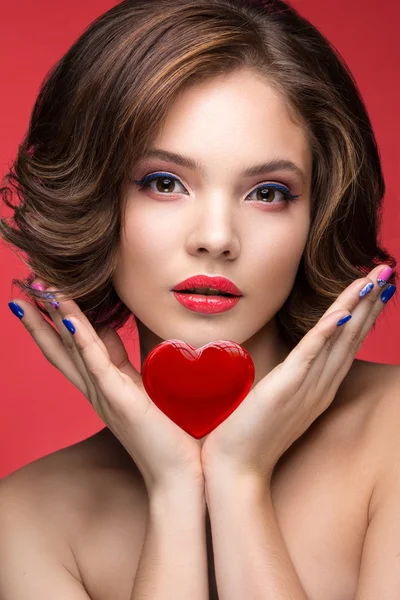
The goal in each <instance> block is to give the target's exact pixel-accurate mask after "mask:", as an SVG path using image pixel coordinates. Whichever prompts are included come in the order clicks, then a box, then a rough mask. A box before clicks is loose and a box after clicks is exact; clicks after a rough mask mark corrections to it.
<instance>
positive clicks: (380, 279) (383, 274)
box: [376, 267, 393, 287]
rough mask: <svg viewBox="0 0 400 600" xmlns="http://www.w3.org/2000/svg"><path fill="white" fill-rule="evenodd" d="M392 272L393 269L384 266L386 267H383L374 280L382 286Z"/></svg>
mask: <svg viewBox="0 0 400 600" xmlns="http://www.w3.org/2000/svg"><path fill="white" fill-rule="evenodd" d="M392 273H393V269H391V268H390V267H386V269H383V271H382V272H381V273H379V277H378V279H377V280H376V281H377V284H378V285H379V287H384V286H385V285H386V284H387V282H388V281H389V279H390V276H391V274H392Z"/></svg>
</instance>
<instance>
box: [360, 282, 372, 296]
mask: <svg viewBox="0 0 400 600" xmlns="http://www.w3.org/2000/svg"><path fill="white" fill-rule="evenodd" d="M373 287H374V284H373V283H372V282H370V283H367V285H365V286H364V287H363V289H362V290H361V292H360V293H359V297H360V298H363V297H364V296H366V295H367V294H369V293H370V291H371V290H372V288H373Z"/></svg>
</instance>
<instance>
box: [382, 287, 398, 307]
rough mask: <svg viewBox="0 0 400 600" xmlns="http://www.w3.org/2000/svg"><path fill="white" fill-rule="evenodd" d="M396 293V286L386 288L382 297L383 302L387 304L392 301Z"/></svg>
mask: <svg viewBox="0 0 400 600" xmlns="http://www.w3.org/2000/svg"><path fill="white" fill-rule="evenodd" d="M395 291H396V286H395V285H389V286H388V287H387V288H386V290H383V292H382V294H381V295H380V298H381V300H382V302H384V303H385V304H386V302H388V301H389V300H390V298H391V297H392V296H393V294H394V293H395Z"/></svg>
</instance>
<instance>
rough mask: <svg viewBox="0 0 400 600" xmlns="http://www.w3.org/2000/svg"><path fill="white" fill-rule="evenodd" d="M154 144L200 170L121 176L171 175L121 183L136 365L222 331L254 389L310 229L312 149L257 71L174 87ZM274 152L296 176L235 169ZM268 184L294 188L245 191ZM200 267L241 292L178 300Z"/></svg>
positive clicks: (146, 165)
mask: <svg viewBox="0 0 400 600" xmlns="http://www.w3.org/2000/svg"><path fill="white" fill-rule="evenodd" d="M153 147H154V148H157V149H162V150H168V151H170V152H176V153H178V152H179V153H181V154H183V155H186V156H189V157H191V158H193V159H196V160H197V161H198V162H200V163H202V164H203V165H204V174H202V173H201V172H199V171H198V170H196V169H194V170H192V169H189V168H187V167H182V166H179V165H177V164H175V163H173V162H170V161H166V160H161V159H159V158H153V157H152V158H147V159H144V160H143V161H141V162H140V163H139V164H136V165H134V166H133V168H132V172H131V174H130V176H131V178H132V180H140V179H142V178H143V177H144V176H146V175H148V174H150V173H156V172H157V171H159V172H167V173H169V174H171V175H173V176H174V177H175V178H177V179H178V180H179V181H175V183H174V181H173V180H172V181H169V182H168V187H167V189H166V191H163V190H164V189H165V188H164V187H163V186H162V182H163V178H164V177H163V176H161V177H160V179H159V180H158V181H157V180H153V181H151V182H150V183H149V184H148V186H147V189H144V190H140V189H139V188H138V186H137V185H136V184H135V183H133V182H132V181H130V182H129V185H128V186H127V188H126V190H125V196H124V201H125V202H126V219H125V222H124V224H123V227H122V232H121V235H122V241H121V245H120V248H119V256H118V261H117V267H116V270H115V273H114V277H113V283H114V286H115V289H116V291H117V293H118V295H119V297H120V298H121V299H122V300H123V302H124V303H125V304H126V306H128V307H129V308H130V309H131V311H132V312H133V314H134V315H135V317H136V323H137V327H138V331H139V336H140V344H141V364H143V361H144V360H145V358H146V356H147V354H148V353H149V352H150V351H151V350H152V349H153V348H154V347H155V346H156V345H157V344H159V343H161V342H162V341H164V340H166V339H173V338H177V339H181V340H183V341H185V342H187V343H189V344H191V345H192V346H195V347H197V348H198V347H201V346H203V345H205V344H207V343H209V342H210V341H213V340H217V339H227V340H232V341H235V342H237V343H238V344H241V345H242V346H243V347H244V348H245V349H246V350H247V351H248V352H249V353H250V355H251V357H252V359H253V362H254V366H255V380H254V383H253V387H254V385H256V384H257V382H258V381H260V380H261V379H262V378H263V377H264V376H265V375H266V374H267V373H268V372H269V371H271V370H272V369H273V368H274V367H275V366H276V365H277V364H278V363H280V362H281V361H282V360H284V358H285V357H286V356H287V354H288V353H289V349H288V348H287V347H286V346H285V344H284V343H283V342H282V340H281V339H280V336H279V333H278V331H277V327H276V322H275V319H274V315H275V314H276V313H277V311H278V310H279V309H280V307H281V306H282V305H283V304H284V302H285V301H286V299H287V297H288V296H289V294H290V291H291V289H292V287H293V284H294V280H295V276H296V272H297V269H298V266H299V262H300V259H301V256H302V253H303V251H304V248H305V244H306V240H307V236H308V231H309V227H310V179H311V164H312V155H311V151H310V148H309V145H308V142H307V137H306V133H305V131H304V129H303V128H302V127H299V126H298V125H296V124H295V123H294V122H293V121H292V120H291V118H290V116H289V113H288V111H287V108H286V105H285V102H284V101H283V99H282V98H280V97H279V95H278V94H277V92H276V91H275V90H274V89H273V88H272V87H271V86H270V85H269V84H268V83H267V81H266V80H265V78H264V77H262V76H261V75H260V74H258V73H256V72H253V71H249V70H241V71H237V72H235V73H233V74H230V75H229V76H224V77H216V78H214V79H212V80H210V81H207V82H206V83H202V84H197V85H195V86H193V87H192V88H190V89H188V90H186V91H185V92H184V93H183V94H181V96H180V97H179V98H178V99H177V100H176V101H175V104H174V105H173V106H172V108H171V109H170V111H169V113H168V114H167V117H166V120H165V124H164V127H163V129H162V131H161V132H160V134H159V136H158V137H157V139H156V140H155V143H154V145H153ZM276 157H279V158H284V159H288V160H291V161H293V162H294V163H295V164H296V165H297V166H298V167H299V168H300V169H302V170H303V172H304V173H305V182H303V181H302V178H301V176H300V175H297V174H296V173H293V172H291V171H287V170H279V171H274V172H268V171H266V172H264V173H262V174H260V175H253V176H250V177H249V176H247V177H245V176H243V175H242V174H241V172H242V171H243V170H244V169H245V168H247V167H250V166H252V165H255V164H258V163H261V162H267V161H268V160H270V159H272V158H276ZM271 182H275V183H280V184H282V185H284V186H286V187H287V188H289V190H290V192H291V194H293V195H297V194H301V196H300V197H299V198H297V199H296V200H295V201H293V202H285V199H284V196H283V194H282V193H281V192H280V191H274V190H272V189H271V190H270V192H269V194H266V193H264V194H260V193H259V192H257V191H255V188H256V187H257V186H259V185H260V184H265V183H271ZM248 196H250V197H251V199H248ZM265 200H268V201H269V202H266V201H265ZM166 257H168V259H167V260H166ZM150 273H151V276H149V274H150ZM200 273H201V274H208V275H223V276H225V277H227V278H229V279H231V280H232V281H233V282H234V283H235V284H236V285H237V286H238V287H239V289H240V290H241V291H242V293H243V298H242V299H241V300H240V302H239V303H238V304H237V305H236V306H235V307H234V308H233V309H231V310H229V311H227V312H225V313H219V314H213V315H206V314H200V313H196V312H193V311H190V310H188V309H186V308H185V307H183V306H181V304H180V303H179V302H178V301H177V300H176V299H175V297H174V295H173V293H172V292H171V291H170V290H171V289H172V288H173V287H174V286H175V285H176V284H177V283H179V282H180V281H182V280H183V279H186V278H187V277H189V276H191V275H195V274H200ZM206 437H207V436H206ZM204 440H205V438H203V441H204Z"/></svg>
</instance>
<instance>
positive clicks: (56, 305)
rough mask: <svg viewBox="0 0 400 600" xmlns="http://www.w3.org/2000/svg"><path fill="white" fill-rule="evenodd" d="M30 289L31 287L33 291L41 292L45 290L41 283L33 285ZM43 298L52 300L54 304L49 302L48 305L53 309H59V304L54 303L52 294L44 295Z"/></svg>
mask: <svg viewBox="0 0 400 600" xmlns="http://www.w3.org/2000/svg"><path fill="white" fill-rule="evenodd" d="M31 287H33V288H34V289H35V290H40V291H41V292H44V291H45V289H46V288H45V286H44V285H43V283H33V284H32V286H31ZM45 298H46V299H47V300H54V302H50V305H51V306H53V307H54V308H60V303H59V302H57V301H56V299H55V297H54V296H53V294H50V293H49V294H46V296H45Z"/></svg>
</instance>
